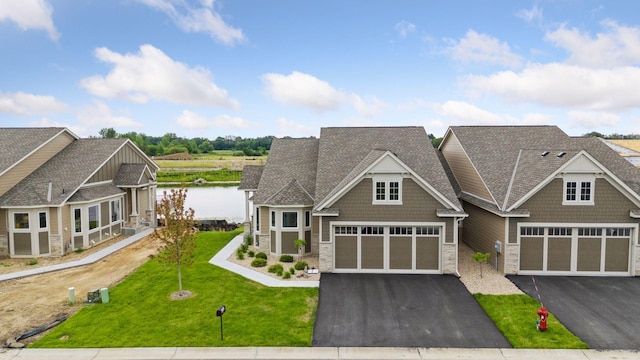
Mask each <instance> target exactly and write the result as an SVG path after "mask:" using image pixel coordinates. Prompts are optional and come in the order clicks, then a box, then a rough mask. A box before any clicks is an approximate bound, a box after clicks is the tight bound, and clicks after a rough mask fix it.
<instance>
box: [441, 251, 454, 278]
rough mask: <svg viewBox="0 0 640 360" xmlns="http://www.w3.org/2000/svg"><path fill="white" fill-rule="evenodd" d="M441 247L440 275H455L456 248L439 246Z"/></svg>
mask: <svg viewBox="0 0 640 360" xmlns="http://www.w3.org/2000/svg"><path fill="white" fill-rule="evenodd" d="M440 246H442V273H443V274H454V275H455V274H457V273H458V268H457V266H456V264H457V259H458V246H457V245H456V244H441V245H440Z"/></svg>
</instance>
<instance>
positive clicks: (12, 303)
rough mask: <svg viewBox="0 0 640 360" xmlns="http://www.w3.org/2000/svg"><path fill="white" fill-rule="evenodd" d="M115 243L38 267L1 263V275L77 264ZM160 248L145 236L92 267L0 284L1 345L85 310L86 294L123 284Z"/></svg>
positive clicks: (42, 261)
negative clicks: (72, 290)
mask: <svg viewBox="0 0 640 360" xmlns="http://www.w3.org/2000/svg"><path fill="white" fill-rule="evenodd" d="M117 240H118V239H114V240H111V241H108V242H105V244H101V245H99V246H96V247H95V248H92V249H88V250H86V251H84V252H82V253H80V254H75V253H72V254H69V255H67V256H64V257H61V258H57V259H56V258H51V259H39V260H38V264H36V265H33V266H28V265H26V263H27V260H25V259H19V261H14V260H15V259H4V260H0V264H11V265H4V266H0V271H2V272H14V271H20V270H25V269H31V268H33V267H34V266H45V265H51V264H54V263H56V262H66V261H73V260H78V259H80V258H82V257H84V256H87V255H88V254H91V253H92V252H94V251H97V250H99V249H101V248H103V247H104V246H106V245H108V244H110V243H113V242H114V241H117ZM159 246H160V243H159V242H157V241H154V240H152V239H151V237H150V236H147V237H145V238H143V239H141V240H139V241H137V242H135V243H133V244H131V245H129V246H127V247H125V248H123V249H121V250H119V251H117V252H116V253H114V254H111V255H109V256H107V257H105V258H103V259H102V260H99V261H98V262H96V263H94V264H92V265H87V266H82V267H78V268H73V269H68V270H61V271H56V272H52V273H48V274H42V275H36V276H31V277H27V278H22V279H17V280H9V281H3V282H0V304H2V306H1V307H0V319H2V326H1V327H0V341H1V342H2V344H4V342H5V341H6V340H7V339H9V338H13V337H15V336H18V335H21V334H23V333H24V332H26V331H29V330H32V329H34V328H37V327H39V326H41V325H44V324H48V323H50V322H52V321H53V320H55V319H57V318H59V317H61V316H63V315H67V316H69V315H72V314H74V313H75V312H77V311H78V310H80V309H81V308H82V307H83V306H84V305H83V302H84V301H85V300H86V297H87V292H88V291H90V290H93V289H99V288H103V287H111V286H113V285H115V284H117V283H118V282H120V281H122V279H124V278H125V277H126V276H127V275H129V274H130V273H131V272H133V271H134V270H135V269H137V268H138V267H139V266H140V265H142V264H143V263H145V262H146V261H147V260H149V258H150V257H151V256H155V255H156V254H157V253H158V248H159ZM21 264H24V265H21ZM69 287H75V294H76V296H75V297H76V304H75V305H69V295H68V294H69V290H68V289H69ZM40 336H41V335H40ZM40 336H34V337H31V338H28V339H25V340H23V341H22V343H25V344H30V343H32V342H34V341H35V340H37V339H38V338H39V337H40Z"/></svg>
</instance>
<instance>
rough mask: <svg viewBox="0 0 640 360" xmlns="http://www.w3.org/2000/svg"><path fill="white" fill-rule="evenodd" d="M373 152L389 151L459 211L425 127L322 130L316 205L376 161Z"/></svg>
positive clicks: (455, 198) (456, 200) (454, 195)
mask: <svg viewBox="0 0 640 360" xmlns="http://www.w3.org/2000/svg"><path fill="white" fill-rule="evenodd" d="M374 150H377V151H383V152H384V151H390V152H392V153H393V154H394V155H395V156H397V157H398V158H399V159H400V160H401V161H402V162H404V163H405V164H406V165H407V166H408V167H409V168H411V169H412V170H413V171H414V172H415V173H416V174H417V175H418V176H420V177H422V178H423V179H424V180H425V181H426V182H427V183H429V184H430V185H431V186H433V188H434V189H435V190H436V191H438V192H439V193H440V194H442V195H443V196H444V197H445V198H446V199H448V200H449V201H451V202H452V203H453V204H455V205H456V206H458V207H461V206H460V203H459V201H458V199H457V197H456V194H455V192H454V190H453V188H452V187H451V184H450V183H449V180H448V178H447V175H446V174H445V171H444V169H443V167H442V164H441V163H440V160H439V159H438V156H437V154H436V151H435V149H434V148H433V146H432V145H431V141H430V140H429V137H428V136H427V133H426V132H425V130H424V128H423V127H415V126H412V127H353V128H348V127H347V128H323V129H322V130H321V133H320V147H319V150H318V169H319V171H318V178H317V182H316V194H315V197H316V204H318V203H321V202H322V201H323V200H324V199H326V198H327V197H328V196H330V195H331V194H332V193H333V192H334V191H335V189H336V188H338V187H339V186H340V184H345V183H346V182H348V181H349V180H350V177H353V176H354V175H355V173H356V172H355V171H354V169H355V167H358V166H359V165H365V163H367V159H369V160H371V159H372V157H375V154H377V153H375V152H374Z"/></svg>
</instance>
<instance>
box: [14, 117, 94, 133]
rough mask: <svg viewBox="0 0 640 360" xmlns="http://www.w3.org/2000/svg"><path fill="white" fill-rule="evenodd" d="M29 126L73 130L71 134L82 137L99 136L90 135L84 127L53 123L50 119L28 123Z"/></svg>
mask: <svg viewBox="0 0 640 360" xmlns="http://www.w3.org/2000/svg"><path fill="white" fill-rule="evenodd" d="M27 125H28V126H30V127H64V128H67V129H69V130H71V132H73V133H74V134H76V135H78V136H80V137H88V136H91V135H93V136H97V135H98V133H97V132H95V133H93V134H91V133H89V132H88V131H87V129H86V128H85V127H83V126H78V125H73V124H71V123H63V122H59V121H51V120H49V119H48V118H42V119H40V120H38V121H30V122H28V123H27Z"/></svg>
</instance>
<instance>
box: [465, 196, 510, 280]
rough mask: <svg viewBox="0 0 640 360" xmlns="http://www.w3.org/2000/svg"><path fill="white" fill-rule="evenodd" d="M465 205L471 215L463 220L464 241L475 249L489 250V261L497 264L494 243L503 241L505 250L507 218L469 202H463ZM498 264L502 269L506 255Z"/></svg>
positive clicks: (466, 210)
mask: <svg viewBox="0 0 640 360" xmlns="http://www.w3.org/2000/svg"><path fill="white" fill-rule="evenodd" d="M463 207H464V211H465V212H466V213H467V214H469V217H467V218H466V219H464V221H463V222H462V228H463V231H462V241H464V243H465V244H467V245H469V247H470V248H471V249H472V250H474V251H479V252H484V253H486V252H488V253H489V254H490V257H489V263H491V264H495V261H496V258H495V256H496V253H495V250H494V244H495V242H496V240H500V242H502V251H503V253H504V250H505V239H504V230H505V229H504V227H505V219H504V218H502V217H500V216H497V215H494V214H492V213H490V212H488V211H485V210H482V209H480V208H479V207H477V206H475V205H472V204H470V203H467V202H465V203H463ZM498 266H499V270H500V271H502V270H503V268H504V256H501V257H500V261H499V264H498Z"/></svg>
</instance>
